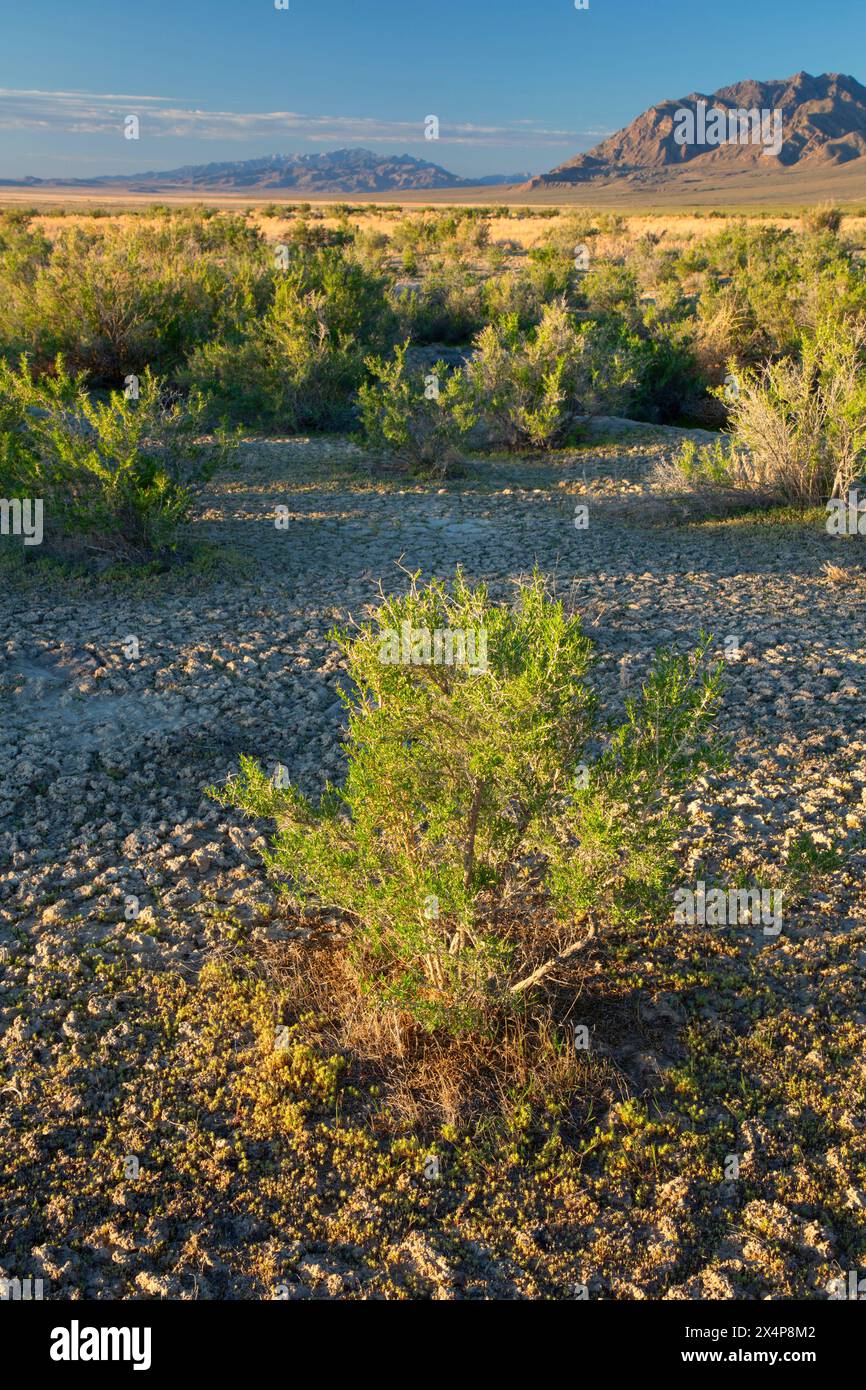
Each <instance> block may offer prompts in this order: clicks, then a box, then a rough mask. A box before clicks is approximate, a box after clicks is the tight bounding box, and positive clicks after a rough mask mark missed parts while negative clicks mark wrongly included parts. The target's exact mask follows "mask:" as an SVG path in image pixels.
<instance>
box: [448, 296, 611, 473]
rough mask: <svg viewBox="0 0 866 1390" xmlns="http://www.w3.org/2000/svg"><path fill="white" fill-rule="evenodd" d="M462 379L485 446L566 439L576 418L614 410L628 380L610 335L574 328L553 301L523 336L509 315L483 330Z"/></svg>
mask: <svg viewBox="0 0 866 1390" xmlns="http://www.w3.org/2000/svg"><path fill="white" fill-rule="evenodd" d="M466 379H467V384H468V388H469V391H470V395H471V398H472V400H473V401H474V403H475V407H476V409H477V411H478V414H479V416H480V418H481V419H482V420H483V421H484V422H485V425H486V427H487V431H488V436H489V439H490V442H491V443H492V444H494V445H504V446H505V447H507V448H514V447H517V446H524V447H525V446H527V445H530V446H532V447H535V448H547V447H551V446H553V445H556V444H558V443H561V442H562V441H563V440H565V439H567V438H568V437H569V435H570V434H571V433H573V431H574V429H575V427H576V425H577V423H578V421H579V420H580V419H581V417H584V416H587V415H589V414H591V413H594V412H596V411H598V410H599V409H600V408H602V407H603V406H604V407H607V408H608V409H613V408H615V407H616V406H617V405H618V404H619V403H620V402H621V401H622V399H624V395H625V393H626V389H627V387H628V385H629V383H630V382H631V380H632V379H633V376H632V369H631V367H630V365H629V363H628V361H627V359H626V356H625V355H624V354H623V353H622V352H621V351H620V350H619V348H618V347H617V346H613V347H612V345H611V341H610V336H609V335H607V334H605V332H604V330H603V329H600V328H599V326H598V325H596V324H584V325H581V326H578V325H576V323H575V321H574V319H573V317H572V315H571V314H570V313H569V311H568V308H567V307H566V305H565V303H564V302H563V301H561V300H560V301H557V302H555V303H553V304H548V305H546V306H545V307H544V309H543V311H542V316H541V321H540V323H539V324H538V326H537V327H536V328H534V329H532V330H530V331H529V332H528V333H522V332H521V330H520V324H519V321H518V318H517V315H516V314H509V315H507V316H506V317H505V318H504V319H501V320H500V321H499V322H498V323H495V324H490V325H488V327H487V328H485V329H483V330H482V332H481V333H479V335H478V337H477V338H476V340H475V351H474V354H473V356H472V358H471V359H470V361H469V363H468V364H467V367H466Z"/></svg>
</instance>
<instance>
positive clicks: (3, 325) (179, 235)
mask: <svg viewBox="0 0 866 1390" xmlns="http://www.w3.org/2000/svg"><path fill="white" fill-rule="evenodd" d="M3 240H4V241H5V239H3ZM30 251H31V254H30V256H29V258H23V257H22V247H21V244H20V242H19V244H17V245H15V246H12V247H10V246H9V245H8V244H3V245H0V347H2V348H3V349H4V350H5V352H6V354H7V355H8V356H9V357H10V358H17V357H18V356H19V355H20V354H21V353H26V354H27V355H28V357H29V358H30V359H31V360H32V362H33V365H34V368H35V370H36V371H37V372H43V371H47V370H50V369H51V365H52V363H53V362H54V360H55V358H56V357H57V356H58V354H62V355H63V357H64V360H65V361H66V363H67V366H68V368H69V370H70V371H73V372H78V371H83V372H86V373H87V374H88V378H89V380H90V382H91V385H95V386H100V385H102V386H120V385H122V384H123V382H124V380H125V378H126V377H127V376H128V375H130V374H136V375H140V374H141V373H143V372H144V370H145V368H148V367H149V368H150V369H151V370H152V371H159V372H168V371H174V370H175V369H176V368H177V367H178V366H179V365H180V364H181V363H182V362H183V361H184V359H185V358H186V356H187V354H188V353H189V352H191V351H192V350H193V349H194V348H195V346H196V345H197V344H198V343H201V342H204V341H206V340H207V339H209V338H211V337H213V336H215V335H217V334H225V333H227V332H234V331H235V330H236V329H237V327H238V325H239V324H240V323H242V322H244V321H245V320H246V319H248V318H250V317H251V316H254V315H255V314H256V313H258V312H260V311H261V310H262V309H263V308H264V306H265V304H266V302H267V296H268V293H269V284H270V267H271V263H270V260H269V258H268V255H267V251H266V247H265V245H264V242H263V241H262V240H261V238H259V237H258V236H257V234H256V233H255V232H253V231H251V230H250V229H249V228H248V227H247V226H246V224H245V223H244V222H243V221H242V219H235V218H214V219H212V220H208V219H201V218H193V217H192V216H187V217H183V218H172V219H163V220H160V222H159V223H158V224H157V225H155V226H147V225H141V224H139V223H135V224H133V225H132V226H124V225H119V224H116V223H109V224H107V225H106V227H105V228H104V229H101V230H95V229H94V230H92V231H90V230H88V231H83V230H82V229H81V228H70V229H67V230H64V231H63V232H61V233H60V235H59V236H58V237H57V238H56V240H55V241H54V242H53V244H52V245H51V247H50V252H46V250H45V245H44V242H43V239H42V238H38V237H37V238H34V239H33V244H32V246H31V248H30Z"/></svg>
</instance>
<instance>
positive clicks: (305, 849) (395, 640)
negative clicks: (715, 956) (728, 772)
mask: <svg viewBox="0 0 866 1390" xmlns="http://www.w3.org/2000/svg"><path fill="white" fill-rule="evenodd" d="M337 637H338V641H339V644H340V647H341V649H342V650H343V652H344V654H345V656H346V658H347V662H348V669H349V674H350V675H351V677H352V679H353V681H354V683H355V690H354V693H353V694H351V695H346V696H345V703H346V705H347V708H348V713H349V728H348V735H347V741H346V750H347V762H348V767H347V775H346V781H345V785H344V786H343V787H341V788H335V787H331V786H329V787H327V788H326V790H325V792H324V794H323V796H322V798H321V800H320V802H319V803H318V804H314V803H312V802H310V801H309V800H307V799H306V798H305V797H304V796H302V795H301V794H300V792H298V791H297V790H296V789H294V788H292V787H288V788H284V787H282V786H279V785H275V783H276V782H277V781H278V780H279V779H276V778H269V775H268V771H267V770H264V769H262V768H261V767H260V766H259V765H258V764H256V763H255V762H254V761H252V760H251V759H247V758H245V759H243V760H242V765H241V771H240V774H239V775H238V776H237V777H235V778H233V779H232V780H231V781H230V782H229V784H228V786H227V787H225V788H223V789H221V790H219V791H217V792H215V795H216V796H217V797H218V799H220V800H221V801H223V802H224V803H226V804H232V803H236V804H238V805H240V806H242V807H243V808H244V809H245V810H247V811H248V812H250V813H252V814H255V815H263V816H272V817H274V818H275V820H276V823H277V831H276V836H275V839H274V841H273V848H272V851H271V853H270V855H269V862H270V864H271V866H272V868H273V870H274V871H275V873H276V874H277V875H278V876H279V877H280V878H281V879H282V880H283V881H284V883H285V884H286V886H287V888H288V890H289V892H290V895H291V897H292V898H293V899H294V901H295V902H296V903H297V904H298V905H299V906H301V907H306V906H313V907H315V906H317V905H319V906H325V907H328V908H331V909H333V908H337V909H339V910H340V911H341V912H342V913H344V914H345V915H346V917H347V918H348V920H349V921H351V922H352V923H353V924H354V935H353V959H354V963H355V968H356V971H357V976H358V980H359V982H360V985H361V988H362V991H363V992H364V993H365V994H366V996H367V997H368V999H369V1000H370V1002H371V1003H374V1004H375V1005H376V1007H385V1008H391V1009H396V1010H398V1011H400V1012H401V1013H403V1014H407V1015H409V1016H411V1017H412V1018H414V1019H415V1020H416V1021H417V1022H419V1023H420V1024H422V1025H423V1026H425V1027H427V1028H431V1029H432V1028H439V1027H441V1028H445V1029H448V1030H451V1031H455V1032H460V1031H462V1030H465V1029H468V1028H474V1027H479V1026H481V1025H483V1024H485V1023H486V1022H489V1021H490V1020H491V1018H492V1017H493V1016H497V1015H502V1014H503V1012H504V1013H506V1014H507V1013H508V1012H510V1011H512V1010H515V1009H517V1008H518V1007H519V1006H520V1002H521V1000H522V999H524V998H526V997H528V996H529V995H530V994H531V992H532V991H533V990H534V989H537V988H540V987H541V986H542V984H543V982H544V981H545V980H546V979H547V978H548V977H549V976H550V974H551V972H552V971H553V970H554V969H556V968H557V967H560V966H562V964H563V962H565V961H567V960H568V959H569V958H570V957H571V956H572V955H574V954H575V952H576V949H577V948H578V946H579V945H580V943H581V942H583V941H584V940H585V939H586V934H587V930H588V926H589V925H590V924H591V923H592V922H593V921H595V922H597V923H598V925H599V926H601V925H603V923H604V922H605V921H606V920H609V919H610V917H611V916H615V915H616V914H617V913H619V914H621V915H624V916H628V915H629V914H634V913H637V912H639V911H640V910H641V909H642V907H644V906H645V905H646V903H647V902H648V901H651V902H655V900H656V895H657V894H658V892H659V891H660V888H661V887H662V886H666V885H667V883H668V881H669V876H670V872H671V868H672V863H673V860H672V850H671V847H672V844H673V839H674V836H675V834H676V833H677V830H678V819H677V816H676V814H675V811H674V805H675V798H676V797H677V796H678V795H679V794H681V792H682V791H683V789H684V788H686V787H687V786H688V785H689V783H690V781H691V779H692V778H693V776H694V775H695V773H696V770H697V768H698V767H700V766H702V765H703V764H705V763H706V762H707V761H708V760H711V759H712V758H713V756H714V755H713V753H712V749H711V745H710V743H709V741H708V740H709V735H710V731H711V725H712V720H713V714H714V708H715V705H716V701H717V698H718V693H719V672H718V669H717V668H710V667H708V666H707V665H706V662H705V656H706V648H707V644H706V642H703V643H702V644H701V646H700V647H699V649H698V651H697V653H696V654H695V655H694V656H693V657H678V656H673V655H663V656H661V657H660V658H659V659H658V661H657V663H656V665H655V667H654V669H653V672H652V674H651V675H650V677H649V679H648V680H647V682H646V684H645V686H644V688H643V691H642V693H641V694H640V695H639V696H637V697H636V698H635V699H633V700H631V701H629V703H628V705H627V709H626V714H625V718H624V720H621V721H620V722H619V724H618V726H616V727H615V728H611V729H609V730H608V729H606V728H605V727H604V726H603V725H602V724H601V722H600V719H599V711H598V702H597V698H596V696H595V694H594V693H593V690H592V688H591V686H590V682H589V675H590V668H591V663H592V644H591V642H590V641H589V639H588V638H587V637H586V635H585V634H584V632H583V630H582V626H581V622H580V618H579V617H577V616H573V617H572V616H569V615H568V614H567V613H566V611H565V610H564V608H563V606H562V604H561V603H560V602H558V601H556V600H555V599H554V598H552V597H550V596H549V594H548V593H547V591H546V588H545V584H544V582H543V580H542V578H541V577H540V576H539V575H535V576H534V577H532V578H531V579H530V580H528V581H527V582H525V583H523V584H522V585H521V586H520V588H519V590H518V593H517V596H516V600H515V602H514V604H513V605H511V606H507V605H504V604H493V603H491V601H490V599H489V597H488V594H487V591H486V589H485V588H483V587H481V588H471V587H470V586H469V585H468V584H467V583H466V582H465V581H464V580H463V578H462V576H461V575H459V574H458V576H457V579H456V582H455V583H454V585H453V589H452V591H450V592H449V590H447V589H446V588H445V586H444V585H443V584H442V583H440V582H439V581H433V582H432V583H431V584H429V585H428V586H427V587H425V588H420V587H418V586H417V584H416V582H415V580H414V579H413V582H412V585H411V588H410V590H409V592H408V593H407V594H405V595H404V596H402V597H392V598H386V599H385V600H384V601H383V603H382V605H381V607H380V608H379V609H378V610H377V611H376V613H375V614H374V616H373V618H372V620H371V621H370V622H368V623H367V624H365V625H364V626H363V627H362V628H361V629H360V631H358V632H356V633H354V634H348V633H342V634H337Z"/></svg>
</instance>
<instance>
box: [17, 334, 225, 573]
mask: <svg viewBox="0 0 866 1390" xmlns="http://www.w3.org/2000/svg"><path fill="white" fill-rule="evenodd" d="M203 417H204V401H203V400H202V398H201V397H200V396H198V395H196V394H193V395H192V396H191V397H190V398H189V399H188V400H181V399H178V398H176V397H171V396H167V395H166V393H165V390H164V388H162V387H161V385H160V383H159V381H158V380H157V379H156V378H155V377H153V376H152V375H151V374H150V373H149V372H145V373H144V375H143V376H142V378H141V380H140V382H139V383H138V398H137V399H132V398H127V396H126V395H125V394H124V393H122V392H114V393H112V394H111V395H110V397H109V398H108V399H107V400H96V399H93V398H92V397H91V396H90V394H89V393H88V391H87V389H86V387H85V384H84V379H83V377H81V376H77V377H72V376H70V375H69V374H68V372H67V371H66V368H65V366H64V364H63V362H62V360H58V361H57V363H56V364H55V370H54V374H53V375H52V376H51V377H49V378H45V379H43V380H42V381H39V380H34V378H33V376H32V375H31V372H30V370H29V368H28V366H27V364H26V362H24V363H22V365H21V366H20V368H19V369H18V370H15V369H13V368H12V367H10V366H9V365H8V364H6V363H2V362H0V495H2V496H5V497H12V496H15V497H30V498H39V499H41V500H42V502H43V506H44V519H45V533H46V538H47V540H48V541H49V543H52V544H55V545H60V546H68V547H73V548H76V549H83V550H85V551H86V552H88V553H91V554H97V555H102V556H108V557H111V558H113V559H144V558H147V557H150V556H154V555H159V554H163V553H165V552H166V551H168V550H170V549H172V548H173V547H174V545H175V543H176V538H177V529H178V527H179V526H180V524H181V523H182V522H184V521H185V520H186V519H187V518H188V516H189V513H190V509H191V507H192V503H193V500H194V497H195V493H196V490H197V489H198V488H199V487H200V486H201V485H202V483H204V482H205V481H206V480H207V479H208V478H209V477H210V476H211V475H212V473H213V471H214V470H215V468H216V467H217V466H219V465H220V464H221V463H223V462H224V461H225V460H226V458H227V456H228V453H229V450H230V448H231V444H230V441H229V440H228V439H227V438H226V437H225V436H224V435H222V434H218V435H217V436H216V437H214V438H211V439H207V440H206V439H203V438H202V431H203Z"/></svg>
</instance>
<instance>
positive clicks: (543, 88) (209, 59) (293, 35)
mask: <svg viewBox="0 0 866 1390" xmlns="http://www.w3.org/2000/svg"><path fill="white" fill-rule="evenodd" d="M289 6H290V7H289V9H288V10H276V9H275V7H274V0H71V2H70V0H0V177H3V178H19V177H21V176H23V175H25V174H35V175H38V176H41V177H43V178H47V177H58V176H62V177H84V178H86V177H87V176H88V175H91V174H100V173H124V172H127V171H129V172H135V171H144V170H147V169H170V168H174V167H176V166H179V165H182V164H187V163H207V162H210V161H212V160H222V159H247V158H251V157H253V156H255V155H262V154H273V153H289V152H294V151H298V150H299V151H316V150H319V151H321V150H330V149H335V148H337V147H340V146H345V145H359V144H363V145H367V146H370V147H371V148H373V149H375V150H379V151H381V152H383V153H403V152H408V153H411V154H415V155H417V156H419V157H421V158H429V159H433V160H435V162H436V163H439V164H443V165H445V166H446V167H447V168H449V169H452V170H454V171H455V172H456V173H459V174H464V175H474V174H484V173H514V172H517V171H522V170H528V171H530V172H533V173H536V172H541V171H543V170H546V169H550V168H552V167H553V166H554V165H555V164H557V163H560V162H561V161H562V160H564V159H567V158H568V157H570V156H571V155H573V154H576V153H577V152H578V151H579V150H584V149H588V148H589V147H590V146H591V145H593V144H595V143H596V142H597V141H598V140H599V139H601V138H603V136H604V135H606V134H609V133H610V132H611V131H613V130H616V129H618V128H619V127H621V126H623V125H625V124H627V123H628V122H629V121H630V120H631V119H632V118H633V117H634V116H636V115H638V114H639V113H640V112H641V111H643V110H644V109H645V108H646V107H647V106H649V105H651V104H652V103H653V102H654V101H659V100H662V99H663V98H665V97H678V96H684V95H686V94H687V93H689V92H691V91H695V90H699V91H706V92H710V91H713V90H714V89H716V88H718V87H720V86H725V85H727V84H729V83H731V82H736V81H739V80H740V79H742V78H745V77H758V78H771V77H787V76H790V74H792V73H794V72H798V71H799V70H801V69H806V70H807V71H808V72H812V73H819V72H827V71H831V72H846V73H850V74H852V75H853V76H854V77H856V78H858V79H859V80H860V81H861V82H863V83H864V84H866V0H829V3H823V4H820V3H818V0H709V3H704V4H701V3H700V0H590V5H589V9H588V10H581V11H578V10H576V9H575V6H574V0H435V2H434V3H429V4H428V3H425V0H289ZM131 114H132V115H137V116H138V117H139V122H140V126H139V129H140V138H139V139H138V140H137V141H133V140H127V139H125V138H124V136H123V119H124V117H125V116H126V115H131ZM428 115H437V116H438V117H439V120H440V123H441V126H440V139H439V141H438V142H432V141H426V140H425V139H424V119H425V117H426V116H428Z"/></svg>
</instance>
